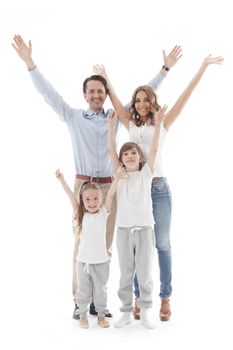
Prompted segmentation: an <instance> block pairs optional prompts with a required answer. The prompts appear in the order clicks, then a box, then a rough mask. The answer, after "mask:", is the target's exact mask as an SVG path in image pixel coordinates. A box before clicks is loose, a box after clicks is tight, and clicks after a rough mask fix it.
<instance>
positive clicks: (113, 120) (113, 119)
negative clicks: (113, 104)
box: [108, 110, 117, 126]
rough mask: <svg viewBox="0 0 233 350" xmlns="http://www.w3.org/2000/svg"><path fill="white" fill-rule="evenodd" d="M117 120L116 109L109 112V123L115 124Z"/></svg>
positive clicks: (110, 124)
mask: <svg viewBox="0 0 233 350" xmlns="http://www.w3.org/2000/svg"><path fill="white" fill-rule="evenodd" d="M116 122H117V114H116V112H115V111H113V110H111V111H110V113H109V114H108V125H109V126H115V124H116Z"/></svg>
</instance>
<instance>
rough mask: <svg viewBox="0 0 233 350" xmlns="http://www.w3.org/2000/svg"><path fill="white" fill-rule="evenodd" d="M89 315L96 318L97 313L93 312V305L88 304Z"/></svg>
mask: <svg viewBox="0 0 233 350" xmlns="http://www.w3.org/2000/svg"><path fill="white" fill-rule="evenodd" d="M89 314H90V315H92V316H97V315H98V312H96V311H95V305H94V303H90V309H89Z"/></svg>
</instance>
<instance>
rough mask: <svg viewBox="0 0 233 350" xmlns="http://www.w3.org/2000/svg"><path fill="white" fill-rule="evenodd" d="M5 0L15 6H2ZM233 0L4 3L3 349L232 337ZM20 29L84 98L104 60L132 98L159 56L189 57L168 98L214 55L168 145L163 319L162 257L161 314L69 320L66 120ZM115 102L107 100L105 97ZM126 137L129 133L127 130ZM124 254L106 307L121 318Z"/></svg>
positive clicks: (40, 57) (0, 14) (0, 35)
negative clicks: (165, 312)
mask: <svg viewBox="0 0 233 350" xmlns="http://www.w3.org/2000/svg"><path fill="white" fill-rule="evenodd" d="M4 2H5V4H4ZM231 17H232V16H231V11H230V1H228V0H222V1H221V2H219V1H215V0H205V1H202V3H201V4H199V3H198V4H197V1H194V0H191V1H186V2H185V1H179V0H178V1H172V0H168V1H155V0H154V1H152V0H144V1H138V0H134V1H126V0H125V1H121V0H118V1H111V0H108V1H107V0H99V1H94V0H91V1H88V0H86V1H77V0H76V1H71V0H66V1H58V0H57V1H55V0H54V1H52V0H51V1H49V0H47V1H45V0H40V1H38V2H34V1H33V0H31V1H26V0H25V1H16V0H15V1H14V0H12V1H11V0H9V1H3V2H1V5H0V53H1V64H0V96H1V128H0V162H1V173H0V177H1V181H0V204H1V220H0V225H1V226H0V233H1V235H0V270H1V271H0V276H1V287H0V320H1V337H0V343H2V344H3V345H2V344H1V348H2V349H15V348H22V349H77V348H79V349H83V350H85V349H88V350H89V349H96V350H99V349H106V348H108V349H119V348H123V349H127V348H132V349H141V348H142V347H145V348H148V347H149V346H150V347H153V348H156V349H161V348H163V349H170V348H172V347H174V348H175V347H177V348H178V347H179V349H200V348H209V349H210V348H213V347H214V346H215V347H216V348H222V349H232V338H231V333H230V332H231V325H230V322H231V314H232V311H233V310H232V309H233V308H232V292H233V290H232V246H231V235H232V233H233V230H232V228H233V227H232V226H233V225H232V195H233V193H232V192H233V191H232V177H233V173H232V169H231V163H232V149H233V141H232V129H231V126H232V123H231V120H232V108H231V106H232V78H233V74H232V73H233V70H232V62H233V57H232V56H233V55H232V47H231V46H232V39H231V37H230V33H232V30H233V28H232V18H231ZM14 34H21V35H22V36H23V37H24V38H25V40H26V41H28V40H29V39H31V40H32V44H33V58H34V60H35V62H36V64H37V65H38V67H39V68H40V70H41V71H42V72H43V73H44V75H45V76H46V77H47V78H48V79H49V80H50V81H51V82H52V83H53V85H54V86H55V87H56V89H57V90H58V91H59V92H60V93H61V95H62V96H63V97H64V99H65V100H66V101H67V102H68V103H69V104H70V105H71V106H74V107H82V108H85V106H86V104H85V101H84V99H83V96H82V90H81V89H82V82H83V80H84V79H85V78H86V77H87V76H89V75H91V74H92V65H93V64H94V63H103V64H104V65H105V66H106V68H107V70H108V72H109V76H110V77H111V79H112V81H113V83H114V85H115V87H116V90H117V91H118V93H119V96H120V98H121V99H122V101H123V102H125V103H126V102H128V101H129V99H130V97H131V94H132V92H133V90H134V89H135V87H137V86H138V85H140V84H142V83H146V82H147V81H148V80H150V79H151V78H152V77H153V76H154V75H155V74H156V73H157V71H158V70H159V69H160V67H161V66H162V64H163V62H162V49H165V50H166V52H168V51H169V50H170V49H171V48H172V47H173V46H174V45H175V44H179V45H181V46H182V48H183V57H182V59H181V60H180V62H179V63H178V64H177V65H176V66H175V67H174V69H172V71H171V72H169V74H168V77H167V79H166V80H165V81H164V82H163V84H162V86H161V88H160V90H159V91H158V96H159V101H160V103H161V104H163V103H167V104H168V105H169V107H171V106H172V104H173V103H174V102H175V100H176V99H177V97H178V96H179V94H180V93H181V92H182V90H183V89H184V88H185V86H186V84H187V83H188V82H189V80H190V79H191V78H192V76H193V75H194V73H195V72H196V70H197V69H198V68H199V65H200V64H201V62H202V60H203V59H204V57H205V56H207V55H208V54H213V55H216V56H218V55H221V56H223V57H224V58H225V62H224V64H223V65H221V66H215V65H214V66H210V67H208V69H207V71H206V73H205V75H204V77H203V79H202V81H201V82H200V84H199V86H198V87H197V89H196V90H195V92H194V93H193V95H192V97H191V99H190V101H189V102H188V104H187V106H186V107H185V109H184V110H183V112H182V114H181V116H180V117H179V120H178V121H177V122H176V123H175V125H174V126H172V128H171V130H170V131H169V137H168V139H167V144H166V148H165V152H164V162H165V167H166V171H167V177H168V180H169V183H170V186H171V189H172V194H173V222H172V252H173V290H174V292H173V297H172V318H171V321H170V322H168V323H161V322H160V321H159V318H158V310H159V297H158V293H159V278H158V266H157V259H156V260H155V276H154V277H155V278H154V282H155V288H154V308H153V312H154V317H155V319H156V324H157V327H156V329H155V330H151V331H149V330H146V329H144V328H142V327H141V326H140V325H139V323H138V322H135V323H134V324H133V325H130V326H127V327H125V328H124V329H121V330H117V329H114V328H113V327H111V328H109V329H106V330H104V329H99V328H98V327H97V326H96V321H95V320H94V319H93V320H91V327H90V329H89V330H81V329H79V327H78V323H77V321H74V320H72V312H73V301H72V295H71V278H72V274H71V265H72V249H73V237H72V231H71V208H70V206H69V202H68V200H67V198H66V196H65V194H64V193H63V192H62V189H61V188H60V184H59V183H58V181H57V180H56V178H55V175H54V172H55V170H56V169H57V168H58V167H59V168H60V169H61V170H62V171H63V172H64V174H65V175H66V178H67V181H68V182H69V184H70V186H73V180H74V166H73V156H72V149H71V142H70V137H69V134H68V131H67V128H66V126H65V124H63V123H62V122H60V121H59V120H58V118H57V116H56V115H55V113H54V112H53V111H52V110H51V109H50V108H49V107H48V106H47V105H46V104H45V103H44V102H43V100H42V98H41V96H39V95H38V94H37V92H36V91H35V89H34V87H33V86H32V83H31V81H30V78H29V75H28V73H27V70H26V68H25V66H24V64H23V62H21V61H20V59H19V58H18V57H17V55H16V53H15V52H14V50H13V48H12V47H11V42H12V38H13V36H14ZM106 106H110V103H109V101H107V103H106ZM121 135H122V141H123V140H124V138H125V136H126V134H125V133H124V132H123V130H122V134H121ZM118 280H119V270H118V263H117V252H116V248H114V254H113V259H112V264H111V275H110V281H109V289H108V291H109V308H110V310H111V311H112V312H113V313H114V316H115V319H117V318H118V317H119V316H120V313H119V306H120V301H119V299H118V296H117V288H118Z"/></svg>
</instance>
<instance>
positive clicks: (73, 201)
mask: <svg viewBox="0 0 233 350" xmlns="http://www.w3.org/2000/svg"><path fill="white" fill-rule="evenodd" d="M55 174H56V177H57V179H58V180H59V181H60V183H61V185H62V187H63V190H64V191H65V193H66V194H67V196H68V198H69V200H70V203H71V205H72V208H73V211H74V212H75V211H76V210H77V208H78V202H77V199H76V198H75V195H74V193H73V192H72V191H71V189H70V187H69V186H68V184H67V182H66V181H65V178H64V175H63V174H62V173H61V172H60V170H59V169H57V170H56V173H55Z"/></svg>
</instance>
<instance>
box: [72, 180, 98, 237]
mask: <svg viewBox="0 0 233 350" xmlns="http://www.w3.org/2000/svg"><path fill="white" fill-rule="evenodd" d="M87 190H97V191H98V192H99V193H100V196H102V193H101V190H100V188H99V187H98V186H97V184H95V183H93V182H84V183H83V184H82V186H81V188H80V190H79V195H78V203H79V204H78V208H77V210H76V212H75V213H74V217H73V227H74V231H75V234H76V236H77V237H78V236H80V233H81V230H82V222H83V217H84V214H85V212H86V209H85V207H84V203H83V193H84V192H85V191H87Z"/></svg>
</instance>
